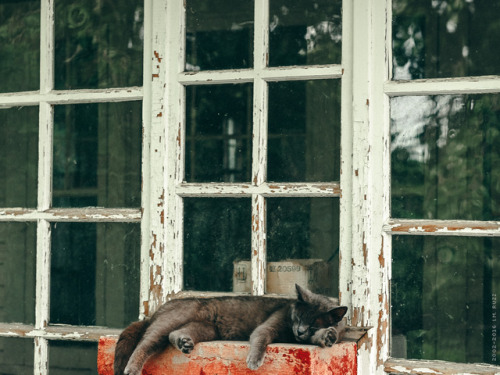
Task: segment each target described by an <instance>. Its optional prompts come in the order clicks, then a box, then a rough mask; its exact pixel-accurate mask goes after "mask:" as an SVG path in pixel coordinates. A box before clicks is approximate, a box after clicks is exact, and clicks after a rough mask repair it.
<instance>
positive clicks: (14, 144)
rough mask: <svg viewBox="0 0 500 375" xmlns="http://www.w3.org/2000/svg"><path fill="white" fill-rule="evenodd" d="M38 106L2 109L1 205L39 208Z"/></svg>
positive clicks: (0, 123)
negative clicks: (37, 203)
mask: <svg viewBox="0 0 500 375" xmlns="http://www.w3.org/2000/svg"><path fill="white" fill-rule="evenodd" d="M37 175H38V107H22V108H11V109H0V207H30V208H34V207H36V200H37V199H36V196H37Z"/></svg>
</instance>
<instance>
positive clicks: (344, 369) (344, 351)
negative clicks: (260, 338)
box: [97, 336, 357, 375]
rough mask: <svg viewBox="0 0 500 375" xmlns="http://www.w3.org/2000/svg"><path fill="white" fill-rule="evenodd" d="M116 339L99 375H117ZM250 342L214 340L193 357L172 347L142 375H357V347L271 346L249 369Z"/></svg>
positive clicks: (104, 347)
mask: <svg viewBox="0 0 500 375" xmlns="http://www.w3.org/2000/svg"><path fill="white" fill-rule="evenodd" d="M116 341H117V337H116V336H107V337H101V339H100V340H99V351H98V357H97V365H98V373H99V375H113V360H114V351H115V345H116ZM248 350H249V344H248V342H238V341H211V342H204V343H199V344H196V346H195V348H194V350H193V351H192V352H191V353H190V354H183V353H182V352H180V351H179V350H177V349H174V348H172V347H169V348H168V349H167V350H165V352H163V353H161V354H159V355H157V356H154V357H152V358H151V359H150V360H149V361H148V362H147V363H146V365H145V366H144V369H143V371H142V375H165V374H175V375H216V374H217V375H264V374H273V375H285V374H286V375H290V374H304V375H315V374H335V375H344V374H345V375H356V374H357V358H356V352H357V344H356V342H355V341H347V342H342V343H340V344H336V345H334V346H332V347H331V348H320V347H317V346H312V345H298V344H271V345H269V346H268V348H267V353H266V359H265V362H264V364H263V365H262V366H261V367H260V368H259V369H258V370H256V371H252V370H250V369H248V368H247V364H246V356H247V353H248Z"/></svg>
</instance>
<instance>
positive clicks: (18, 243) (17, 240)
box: [0, 222, 36, 368]
mask: <svg viewBox="0 0 500 375" xmlns="http://www.w3.org/2000/svg"><path fill="white" fill-rule="evenodd" d="M35 254H36V223H17V222H16V223H12V222H1V223H0V322H7V323H25V324H34V323H35V264H36V259H35ZM0 353H1V350H0ZM0 364H1V361H0ZM0 368H1V367H0Z"/></svg>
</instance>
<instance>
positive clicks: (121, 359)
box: [114, 285, 347, 375]
mask: <svg viewBox="0 0 500 375" xmlns="http://www.w3.org/2000/svg"><path fill="white" fill-rule="evenodd" d="M296 289H297V299H291V298H273V297H255V296H237V297H213V298H188V299H177V300H172V301H169V302H167V303H165V304H164V305H163V306H161V307H160V308H159V310H158V311H157V312H156V313H155V314H153V316H152V317H151V318H150V319H147V320H143V321H139V322H135V323H132V324H131V325H130V326H129V327H127V328H126V329H125V330H124V331H123V332H122V334H121V335H120V338H119V339H118V342H117V344H116V349H115V364H114V370H115V375H122V374H126V375H140V374H141V371H142V367H143V365H144V363H145V362H146V361H147V359H148V358H149V357H151V356H152V355H153V354H156V353H159V352H161V351H162V350H164V349H165V348H166V347H167V345H168V344H169V343H170V344H172V345H173V346H174V347H176V348H177V349H179V350H181V351H182V352H183V353H186V354H187V353H190V352H191V351H192V350H193V348H194V345H195V344H196V343H198V342H202V341H212V340H250V351H249V353H248V356H247V366H248V368H250V369H252V370H255V369H257V368H258V367H260V366H261V365H262V363H263V362H264V355H265V353H266V347H267V345H268V344H270V343H272V342H283V343H294V342H301V343H306V344H314V345H319V346H322V347H325V346H332V345H333V344H335V343H337V342H339V341H340V340H341V339H342V336H343V333H344V329H345V319H344V320H342V318H343V316H344V315H345V313H346V312H347V307H345V306H338V303H337V302H336V301H334V300H332V299H330V298H328V297H325V296H321V295H319V294H315V293H313V292H311V291H309V290H307V289H304V288H302V287H300V286H299V285H296Z"/></svg>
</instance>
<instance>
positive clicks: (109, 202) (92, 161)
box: [53, 102, 142, 207]
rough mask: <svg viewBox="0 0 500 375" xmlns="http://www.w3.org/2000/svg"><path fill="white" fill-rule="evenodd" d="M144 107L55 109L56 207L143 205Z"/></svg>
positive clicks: (117, 105)
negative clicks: (142, 115) (142, 154)
mask: <svg viewBox="0 0 500 375" xmlns="http://www.w3.org/2000/svg"><path fill="white" fill-rule="evenodd" d="M141 106H142V104H141V102H129V103H102V104H78V105H68V106H56V107H55V111H54V112H55V115H54V116H55V120H54V121H55V124H54V176H53V181H54V182H53V185H54V199H53V205H54V207H85V206H100V207H140V206H141V147H142V144H141V143H142V119H141V113H142V109H141Z"/></svg>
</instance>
